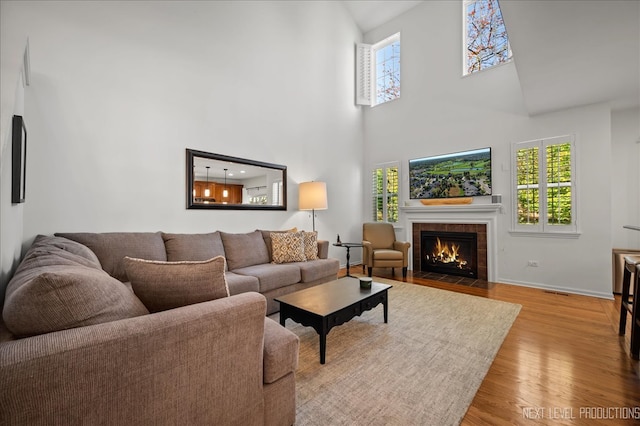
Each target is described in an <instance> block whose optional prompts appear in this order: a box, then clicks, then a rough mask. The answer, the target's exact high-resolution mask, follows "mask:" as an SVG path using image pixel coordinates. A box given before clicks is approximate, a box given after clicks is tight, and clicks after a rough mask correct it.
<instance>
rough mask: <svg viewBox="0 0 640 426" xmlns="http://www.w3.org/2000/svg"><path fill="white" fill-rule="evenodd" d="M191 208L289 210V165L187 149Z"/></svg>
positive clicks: (188, 187) (188, 202) (188, 190)
mask: <svg viewBox="0 0 640 426" xmlns="http://www.w3.org/2000/svg"><path fill="white" fill-rule="evenodd" d="M187 208H188V209H230V210H286V209H287V166H282V165H279V164H271V163H264V162H261V161H255V160H248V159H246V158H237V157H230V156H228V155H221V154H213V153H210V152H204V151H196V150H193V149H187Z"/></svg>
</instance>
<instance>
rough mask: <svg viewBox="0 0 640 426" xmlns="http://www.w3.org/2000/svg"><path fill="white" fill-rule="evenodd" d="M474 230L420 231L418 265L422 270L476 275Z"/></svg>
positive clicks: (475, 239) (475, 237) (473, 276)
mask: <svg viewBox="0 0 640 426" xmlns="http://www.w3.org/2000/svg"><path fill="white" fill-rule="evenodd" d="M477 241H478V238H477V234H476V233H475V232H444V231H421V232H420V266H421V270H422V271H423V272H437V273H441V274H446V275H458V276H462V277H469V278H477V277H478V250H477V244H478V243H477Z"/></svg>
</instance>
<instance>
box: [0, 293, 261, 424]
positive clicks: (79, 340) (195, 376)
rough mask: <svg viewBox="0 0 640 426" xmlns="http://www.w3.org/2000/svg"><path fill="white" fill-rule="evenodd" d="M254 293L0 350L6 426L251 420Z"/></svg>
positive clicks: (257, 350) (257, 402)
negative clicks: (24, 425)
mask: <svg viewBox="0 0 640 426" xmlns="http://www.w3.org/2000/svg"><path fill="white" fill-rule="evenodd" d="M265 312H266V300H265V298H264V296H262V295H260V294H258V293H243V294H239V295H236V296H231V297H226V298H223V299H218V300H213V301H210V302H204V303H199V304H195V305H190V306H185V307H181V308H177V309H172V310H169V311H164V312H159V313H155V314H151V315H145V316H140V317H136V318H130V319H126V320H120V321H114V322H110V323H104V324H98V325H92V326H87V327H80V328H74V329H69V330H63V331H58V332H54V333H48V334H44V335H39V336H34V337H30V338H25V339H19V340H14V341H9V342H4V343H2V344H0V383H2V387H1V389H0V413H2V418H3V421H6V422H7V423H8V424H29V425H39V424H95V425H101V424H212V423H218V424H255V423H260V422H261V421H262V415H263V394H262V383H263V371H262V363H263V360H262V356H263V338H264V316H265Z"/></svg>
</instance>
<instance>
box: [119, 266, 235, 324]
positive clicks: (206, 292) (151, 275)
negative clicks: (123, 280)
mask: <svg viewBox="0 0 640 426" xmlns="http://www.w3.org/2000/svg"><path fill="white" fill-rule="evenodd" d="M124 267H125V270H126V272H127V276H128V277H129V280H130V281H131V287H132V288H133V291H134V293H135V294H136V295H137V296H138V297H139V298H140V300H141V301H142V303H143V304H144V305H145V306H146V307H147V309H149V311H150V312H159V311H166V310H168V309H173V308H178V307H180V306H185V305H192V304H194V303H200V302H206V301H209V300H214V299H220V298H222V297H227V296H229V287H228V286H227V280H226V279H225V276H224V268H225V260H224V257H222V256H216V257H214V258H212V259H209V260H204V261H183V262H163V261H157V260H145V259H136V258H131V257H125V258H124Z"/></svg>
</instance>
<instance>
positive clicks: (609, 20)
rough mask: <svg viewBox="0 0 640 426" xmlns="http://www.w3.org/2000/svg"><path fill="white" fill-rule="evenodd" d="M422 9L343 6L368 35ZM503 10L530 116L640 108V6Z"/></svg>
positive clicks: (565, 4)
mask: <svg viewBox="0 0 640 426" xmlns="http://www.w3.org/2000/svg"><path fill="white" fill-rule="evenodd" d="M424 1H425V0H419V1H393V0H392V1H362V0H360V1H344V3H345V6H346V7H347V9H348V10H349V12H350V13H351V15H352V16H353V19H354V20H355V22H356V24H357V25H358V26H359V28H360V29H361V30H362V31H363V33H366V32H368V31H370V30H371V29H373V28H376V27H377V26H379V25H381V24H383V23H385V22H387V21H390V20H391V19H393V18H395V17H397V16H399V15H401V14H403V13H405V12H407V11H408V10H410V9H412V8H414V7H416V6H419V5H421V4H422V3H424ZM460 1H462V0H460ZM500 8H501V10H502V14H503V17H504V21H505V25H506V27H507V33H508V34H509V42H510V43H511V49H512V51H513V57H514V63H515V66H516V69H517V72H518V78H519V79H520V85H521V88H522V93H523V96H524V101H525V105H526V107H527V110H528V111H529V113H530V114H531V115H536V114H543V113H546V112H551V111H556V110H560V109H565V108H570V107H574V106H580V105H588V104H593V103H600V102H608V103H610V104H611V107H612V108H613V109H621V108H630V107H636V106H640V0H597V1H595V0H577V1H576V0H555V1H541V0H501V1H500ZM461 10H462V9H461Z"/></svg>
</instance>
